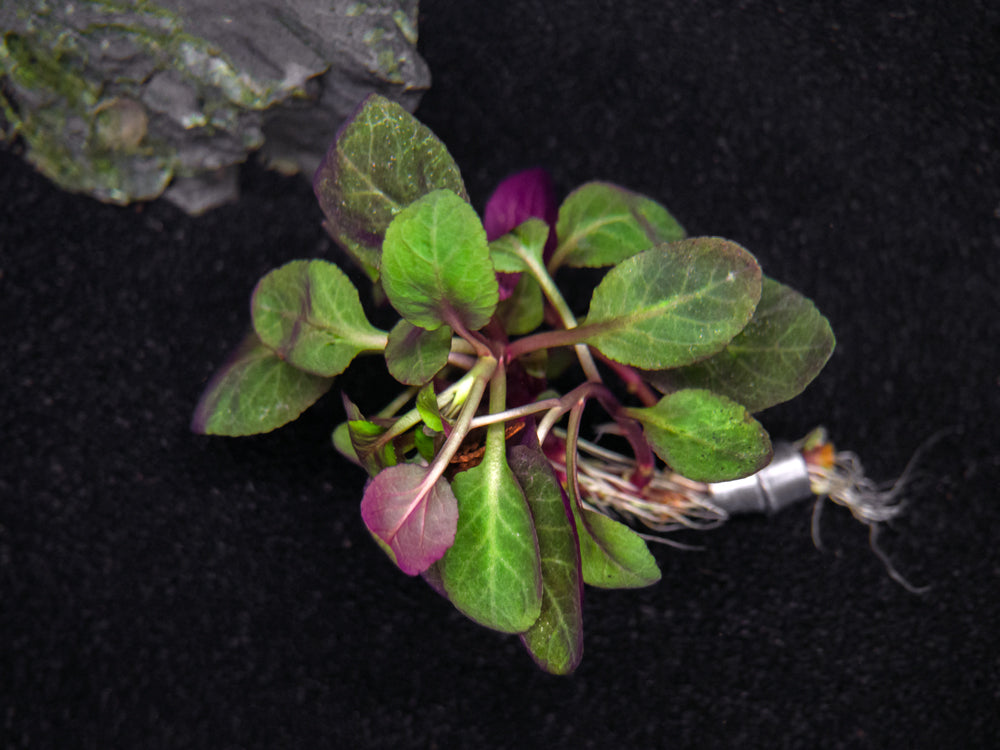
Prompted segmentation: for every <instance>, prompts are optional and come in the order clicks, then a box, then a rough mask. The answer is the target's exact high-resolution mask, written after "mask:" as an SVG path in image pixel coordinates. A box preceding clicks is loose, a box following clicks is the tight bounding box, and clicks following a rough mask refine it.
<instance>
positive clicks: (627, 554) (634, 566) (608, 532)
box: [572, 503, 660, 589]
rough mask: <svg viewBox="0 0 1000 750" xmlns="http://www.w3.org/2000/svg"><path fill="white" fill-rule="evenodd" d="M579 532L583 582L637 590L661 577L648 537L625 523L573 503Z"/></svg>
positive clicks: (611, 587) (605, 587) (609, 587)
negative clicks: (644, 538)
mask: <svg viewBox="0 0 1000 750" xmlns="http://www.w3.org/2000/svg"><path fill="white" fill-rule="evenodd" d="M572 508H573V514H574V518H575V519H576V530H577V533H578V534H579V535H580V559H581V564H582V567H583V582H584V583H586V584H588V585H590V586H596V587H598V588H602V589H638V588H643V587H645V586H651V585H653V584H654V583H656V582H657V581H659V580H660V569H659V567H657V565H656V559H655V558H654V557H653V555H652V553H650V551H649V547H647V546H646V542H645V540H643V538H642V537H641V536H639V535H638V534H636V533H635V532H634V531H632V529H630V528H629V527H628V526H626V525H625V524H623V523H619V522H618V521H615V520H614V519H611V518H608V517H607V516H605V515H602V514H601V513H595V512H594V511H591V510H586V509H580V508H577V507H576V506H575V503H574V504H572Z"/></svg>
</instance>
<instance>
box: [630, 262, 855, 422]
mask: <svg viewBox="0 0 1000 750" xmlns="http://www.w3.org/2000/svg"><path fill="white" fill-rule="evenodd" d="M835 345H836V340H835V339H834V336H833V331H832V330H831V328H830V323H829V321H827V319H826V318H825V317H823V315H822V314H821V313H820V311H819V310H817V309H816V306H815V305H814V304H813V303H812V302H811V301H810V300H809V299H808V298H807V297H804V296H803V295H801V294H799V293H798V292H796V291H795V290H794V289H792V288H790V287H788V286H785V285H784V284H780V283H778V282H777V281H774V280H773V279H768V278H765V279H764V282H763V287H762V288H761V294H760V304H758V305H757V309H756V310H755V311H754V314H753V318H751V319H750V322H749V323H748V324H747V326H746V328H744V329H743V330H742V331H740V332H739V333H738V334H737V335H736V337H735V338H734V339H733V340H732V341H730V342H729V343H728V344H727V345H726V348H725V349H723V350H722V351H721V352H719V353H718V354H715V355H713V356H711V357H709V358H708V359H706V360H703V361H701V362H696V363H695V364H693V365H688V366H687V367H681V368H678V369H676V370H664V371H662V372H653V373H647V374H646V376H645V377H646V378H647V379H648V380H649V382H651V383H652V384H653V385H654V386H656V387H657V388H659V389H660V390H661V391H673V390H677V389H680V388H707V389H709V390H711V391H715V392H716V393H721V394H722V395H724V396H728V397H729V398H731V399H733V400H734V401H738V402H740V403H741V404H743V405H744V406H745V407H746V408H747V409H748V410H749V411H751V412H757V411H761V410H762V409H766V408H768V407H770V406H774V405H775V404H780V403H782V402H784V401H788V400H790V399H792V398H795V397H796V396H797V395H799V394H800V393H801V392H802V391H803V390H804V389H805V387H806V386H807V385H809V383H811V382H812V380H813V378H815V377H816V376H817V375H818V374H819V372H820V370H822V369H823V366H824V365H825V364H826V362H827V360H828V359H829V358H830V355H831V354H832V353H833V348H834V346H835Z"/></svg>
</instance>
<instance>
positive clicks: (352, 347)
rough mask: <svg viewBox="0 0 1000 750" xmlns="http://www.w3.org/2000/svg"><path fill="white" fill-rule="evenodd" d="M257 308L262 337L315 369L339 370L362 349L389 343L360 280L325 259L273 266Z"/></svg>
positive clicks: (256, 296)
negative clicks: (370, 312)
mask: <svg viewBox="0 0 1000 750" xmlns="http://www.w3.org/2000/svg"><path fill="white" fill-rule="evenodd" d="M251 312H252V315H253V325H254V329H255V330H256V332H257V335H258V336H259V337H260V340H261V341H262V342H263V343H264V344H266V345H267V346H269V347H270V348H271V349H273V350H274V351H275V352H276V353H277V354H278V356H279V357H281V358H282V359H284V360H286V361H288V362H289V363H290V364H292V365H294V366H295V367H298V368H299V369H301V370H306V371H307V372H311V373H313V374H314V375H323V376H327V377H329V376H332V375H337V374H339V373H341V372H343V371H344V370H345V369H347V366H348V365H349V364H350V363H351V360H353V359H354V358H355V357H356V356H357V355H358V354H360V353H361V352H364V351H381V350H382V349H384V348H385V343H386V337H385V333H384V332H382V331H380V330H379V329H377V328H375V327H374V326H373V325H372V324H371V323H369V322H368V319H367V318H366V317H365V312H364V310H363V309H362V307H361V300H360V298H359V297H358V291H357V289H355V288H354V284H352V283H351V281H350V279H348V278H347V276H346V275H345V274H344V272H343V271H341V270H340V269H339V268H337V266H335V265H334V264H333V263H328V262H327V261H325V260H294V261H292V262H291V263H286V264H285V265H283V266H281V267H280V268H276V269H275V270H273V271H271V272H270V273H269V274H267V275H266V276H265V277H264V278H262V279H261V280H260V282H259V283H258V284H257V288H256V289H255V290H254V293H253V301H252V304H251Z"/></svg>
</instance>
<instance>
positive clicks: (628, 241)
mask: <svg viewBox="0 0 1000 750" xmlns="http://www.w3.org/2000/svg"><path fill="white" fill-rule="evenodd" d="M556 236H557V237H558V238H559V244H558V246H557V247H556V251H555V254H554V255H553V256H552V260H551V262H550V263H549V270H550V271H554V270H555V269H556V268H558V267H559V266H561V265H568V266H586V267H598V266H611V265H614V264H616V263H619V262H620V261H622V260H625V258H628V257H631V256H632V255H635V254H636V253H641V252H642V251H643V250H648V249H649V248H651V247H653V246H654V245H659V244H661V243H663V242H675V241H677V240H682V239H684V237H685V232H684V228H683V227H682V226H681V225H680V224H679V223H677V220H676V219H675V218H674V217H673V216H671V215H670V213H669V212H668V211H667V209H665V208H664V207H663V206H661V205H660V204H659V203H657V202H656V201H654V200H652V199H651V198H647V197H646V196H644V195H640V194H639V193H634V192H632V191H631V190H626V189H625V188H623V187H619V186H618V185H613V184H611V183H609V182H588V183H587V184H586V185H582V186H581V187H579V188H577V189H576V190H574V191H573V192H572V193H570V194H569V195H568V196H566V200H565V201H563V204H562V206H560V207H559V220H558V222H557V223H556Z"/></svg>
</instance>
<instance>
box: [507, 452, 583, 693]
mask: <svg viewBox="0 0 1000 750" xmlns="http://www.w3.org/2000/svg"><path fill="white" fill-rule="evenodd" d="M510 468H511V471H513V472H514V476H515V477H516V478H517V481H518V482H519V483H520V485H521V488H522V489H523V490H524V495H525V497H526V498H527V499H528V506H529V507H530V509H531V515H532V517H533V518H534V520H535V533H536V535H537V536H538V551H539V554H540V555H541V570H542V609H541V613H540V614H539V616H538V619H537V620H535V622H534V623H533V624H532V626H531V627H530V628H529V629H528V630H527V631H525V632H524V633H522V634H521V641H522V642H523V643H524V645H525V647H526V648H527V649H528V652H529V653H530V654H531V656H532V658H534V660H535V661H536V662H537V663H538V665H539V666H540V667H541V668H542V669H544V670H545V671H547V672H551V673H552V674H569V673H570V672H572V671H573V670H574V669H576V667H577V665H578V664H579V663H580V659H581V658H582V657H583V574H582V572H581V569H580V545H579V540H578V539H577V535H576V529H575V527H574V523H573V517H572V514H571V513H570V511H569V504H568V503H567V502H565V501H564V495H563V491H562V488H561V487H560V486H559V480H558V479H556V475H555V472H553V471H552V465H551V464H550V463H549V461H548V459H547V458H546V457H545V454H543V453H542V452H541V450H539V449H538V448H529V447H527V446H524V445H518V446H515V447H513V448H511V450H510Z"/></svg>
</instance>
